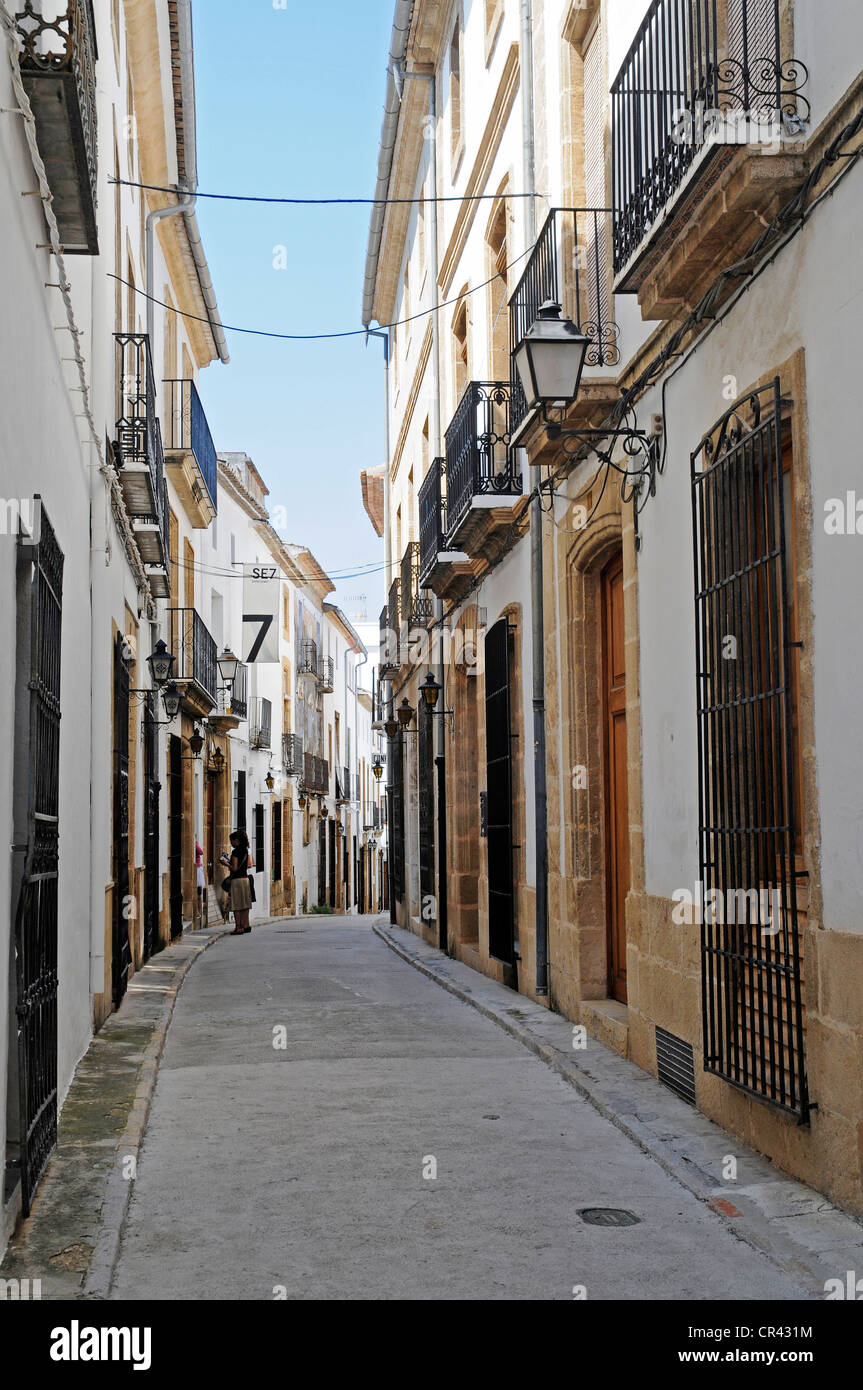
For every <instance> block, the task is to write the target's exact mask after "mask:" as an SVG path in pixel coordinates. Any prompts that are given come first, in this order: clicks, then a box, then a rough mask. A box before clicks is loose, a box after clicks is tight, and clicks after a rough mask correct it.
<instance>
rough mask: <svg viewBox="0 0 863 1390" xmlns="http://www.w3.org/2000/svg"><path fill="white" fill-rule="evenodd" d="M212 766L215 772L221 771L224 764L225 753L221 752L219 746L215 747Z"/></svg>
mask: <svg viewBox="0 0 863 1390" xmlns="http://www.w3.org/2000/svg"><path fill="white" fill-rule="evenodd" d="M213 766H214V768H215V769H216V771H217V772H221V771H222V769H223V767H224V766H225V755H224V753H223V752H222V750H221V748H217V749H216V751H215V753H214V754H213Z"/></svg>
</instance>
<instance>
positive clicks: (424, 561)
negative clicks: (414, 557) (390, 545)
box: [419, 459, 446, 584]
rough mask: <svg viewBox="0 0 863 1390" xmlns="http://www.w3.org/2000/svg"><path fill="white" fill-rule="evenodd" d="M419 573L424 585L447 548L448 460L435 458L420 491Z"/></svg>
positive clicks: (420, 580)
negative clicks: (440, 555)
mask: <svg viewBox="0 0 863 1390" xmlns="http://www.w3.org/2000/svg"><path fill="white" fill-rule="evenodd" d="M419 513H420V572H419V582H420V583H421V584H422V583H423V582H424V581H425V580H426V579H427V578H428V576H429V573H430V571H431V569H432V568H433V566H434V565H435V563H436V561H437V557H438V555H439V554H440V553H441V551H442V550H444V549H445V548H446V459H435V460H434V461H433V463H432V465H431V467H430V469H429V471H428V473H427V474H426V476H425V478H424V479H423V481H422V484H421V486H420V490H419Z"/></svg>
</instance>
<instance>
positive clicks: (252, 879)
mask: <svg viewBox="0 0 863 1390" xmlns="http://www.w3.org/2000/svg"><path fill="white" fill-rule="evenodd" d="M249 892H250V893H251V895H252V902H253V903H256V902H257V901H258V900H257V898H256V897H255V876H254V874H249Z"/></svg>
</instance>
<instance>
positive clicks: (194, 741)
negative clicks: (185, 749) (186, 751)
mask: <svg viewBox="0 0 863 1390" xmlns="http://www.w3.org/2000/svg"><path fill="white" fill-rule="evenodd" d="M188 742H189V747H190V748H191V750H192V757H193V758H200V756H201V752H202V750H203V747H204V740H203V738H202V737H201V731H200V729H199V728H198V727H197V726H196V727H195V730H194V732H193V734H192V737H191V738H190V739H189V741H188Z"/></svg>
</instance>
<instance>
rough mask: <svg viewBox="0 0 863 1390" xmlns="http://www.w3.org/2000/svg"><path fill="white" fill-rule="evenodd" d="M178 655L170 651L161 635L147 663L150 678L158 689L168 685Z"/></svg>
mask: <svg viewBox="0 0 863 1390" xmlns="http://www.w3.org/2000/svg"><path fill="white" fill-rule="evenodd" d="M175 661H176V657H175V656H174V655H173V653H172V652H169V651H168V648H167V647H166V645H165V643H164V642H163V641H162V639H161V637H160V638H159V640H158V642H157V643H156V645H155V647H154V648H153V650H152V652H151V653H150V655H149V656H148V657H147V665H148V666H149V668H150V679H151V680H152V682H153V685H154V686H155V688H156V689H157V690H161V688H162V686H163V685H166V684H167V683H168V681H169V680H170V679H171V676H172V675H173V673H174V663H175Z"/></svg>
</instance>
